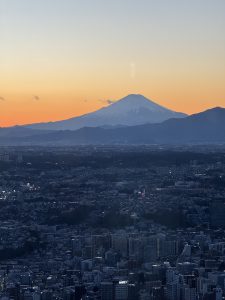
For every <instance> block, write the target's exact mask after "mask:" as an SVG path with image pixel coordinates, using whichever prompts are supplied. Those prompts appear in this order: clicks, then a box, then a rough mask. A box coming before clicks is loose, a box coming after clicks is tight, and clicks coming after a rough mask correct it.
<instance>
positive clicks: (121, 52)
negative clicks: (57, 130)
mask: <svg viewBox="0 0 225 300" xmlns="http://www.w3.org/2000/svg"><path fill="white" fill-rule="evenodd" d="M224 31H225V0H113V1H112V0H38V1H37V0H0V126H2V127H4V126H11V125H16V124H29V123H34V122H42V121H53V120H61V119H66V118H70V117H73V116H78V115H81V114H84V113H88V112H91V111H94V110H96V109H99V108H100V107H102V106H106V105H107V101H108V100H118V99H120V98H122V97H124V96H126V95H128V94H133V93H138V94H143V95H144V96H146V97H148V98H149V99H151V100H153V101H155V102H157V103H158V104H161V105H164V106H166V107H168V108H170V109H173V110H176V111H182V112H186V113H188V114H191V113H195V112H199V111H202V110H205V109H207V108H211V107H215V106H222V107H225V34H224Z"/></svg>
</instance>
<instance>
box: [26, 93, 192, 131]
mask: <svg viewBox="0 0 225 300" xmlns="http://www.w3.org/2000/svg"><path fill="white" fill-rule="evenodd" d="M184 117H186V115H185V114H184V113H180V112H175V111H172V110H170V109H167V108H165V107H163V106H161V105H158V104H156V103H155V102H153V101H151V100H149V99H147V98H146V97H144V96H142V95H139V94H131V95H128V96H126V97H124V98H122V99H120V100H118V101H116V102H114V103H112V104H111V105H109V106H107V107H103V108H101V109H99V110H97V111H94V112H92V113H88V114H85V115H82V116H79V117H74V118H71V119H67V120H62V121H56V122H48V123H36V124H31V125H25V126H24V127H26V128H31V129H41V130H77V129H80V128H82V127H105V128H106V127H123V126H135V125H143V124H148V123H161V122H163V121H166V120H168V119H171V118H184Z"/></svg>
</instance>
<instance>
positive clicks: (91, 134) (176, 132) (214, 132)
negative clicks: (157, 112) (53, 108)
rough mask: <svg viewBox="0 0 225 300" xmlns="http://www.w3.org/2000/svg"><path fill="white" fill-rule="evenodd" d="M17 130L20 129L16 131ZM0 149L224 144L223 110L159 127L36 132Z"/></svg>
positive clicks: (9, 141) (5, 141)
mask: <svg viewBox="0 0 225 300" xmlns="http://www.w3.org/2000/svg"><path fill="white" fill-rule="evenodd" d="M17 129H18V130H19V128H17ZM2 131H4V129H0V137H1V138H0V144H1V145H56V146H57V145H59V146H60V145H91V144H105V145H106V144H107V145H110V144H111V145H116V144H118V145H119V144H127V145H130V144H180V145H181V144H225V108H220V107H216V108H212V109H209V110H206V111H204V112H201V113H198V114H193V115H190V116H187V117H185V118H180V119H179V118H173V119H169V120H167V121H164V122H162V123H157V124H144V125H137V126H125V127H118V128H102V127H94V128H93V127H84V128H81V129H78V130H75V131H71V130H61V131H45V130H42V131H36V130H32V129H30V131H29V135H28V133H26V136H25V135H24V132H23V136H19V133H18V136H16V134H15V132H13V136H10V135H8V136H7V135H5V136H3V135H2V133H1V132H2Z"/></svg>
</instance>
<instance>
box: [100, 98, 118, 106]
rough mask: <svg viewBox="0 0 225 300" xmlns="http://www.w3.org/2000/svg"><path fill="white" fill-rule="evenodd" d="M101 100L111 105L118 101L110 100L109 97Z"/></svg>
mask: <svg viewBox="0 0 225 300" xmlns="http://www.w3.org/2000/svg"><path fill="white" fill-rule="evenodd" d="M99 101H100V102H102V103H105V104H108V105H111V104H113V103H115V102H116V101H114V100H110V99H107V100H104V99H99Z"/></svg>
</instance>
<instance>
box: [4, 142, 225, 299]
mask: <svg viewBox="0 0 225 300" xmlns="http://www.w3.org/2000/svg"><path fill="white" fill-rule="evenodd" d="M0 170H1V173H0V205H1V215H0V299H4V300H9V299H13V300H31V299H33V300H48V299H62V300H70V299H71V300H78V299H79V300H81V299H88V300H97V299H102V300H137V299H140V300H161V299H162V300H164V299H165V300H167V299H168V300H198V299H199V300H208V299H209V300H211V299H215V300H222V299H224V296H225V235H224V233H225V231H224V226H225V205H224V191H225V152H224V148H223V147H219V146H218V147H217V148H215V147H200V146H199V147H197V146H196V147H188V146H187V147H176V148H175V147H174V148H170V149H169V148H167V147H157V146H143V147H135V146H130V147H128V146H124V147H122V146H114V147H110V146H108V147H103V146H102V147H100V146H99V147H94V146H92V147H91V146H90V147H82V146H80V147H71V148H70V147H68V148H41V147H39V148H38V147H5V148H2V149H1V151H0Z"/></svg>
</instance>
